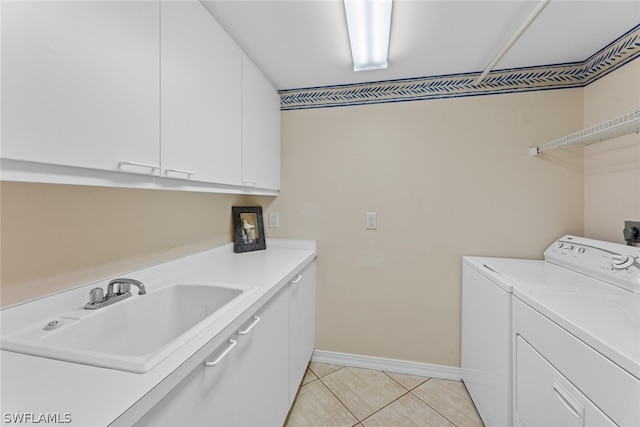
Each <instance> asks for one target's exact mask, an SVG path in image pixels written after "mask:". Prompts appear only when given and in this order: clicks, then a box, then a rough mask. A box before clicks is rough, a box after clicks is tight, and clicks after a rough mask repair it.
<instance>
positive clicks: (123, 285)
mask: <svg viewBox="0 0 640 427" xmlns="http://www.w3.org/2000/svg"><path fill="white" fill-rule="evenodd" d="M131 285H133V286H137V287H138V295H144V294H146V293H147V290H146V289H145V288H144V284H143V283H142V282H141V281H139V280H136V279H128V278H126V277H120V278H118V279H113V280H112V281H110V282H109V284H108V285H107V297H109V295H122V294H124V293H126V292H129V291H130V290H131ZM116 286H117V291H115V292H114V290H115V289H116Z"/></svg>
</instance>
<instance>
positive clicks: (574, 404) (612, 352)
mask: <svg viewBox="0 0 640 427" xmlns="http://www.w3.org/2000/svg"><path fill="white" fill-rule="evenodd" d="M639 259H640V248H636V247H630V246H624V245H619V244H613V243H608V242H601V241H596V240H592V239H584V238H579V237H575V236H564V237H563V238H561V239H559V240H558V241H556V242H554V244H552V245H551V246H550V247H549V248H548V249H547V250H546V251H545V260H544V261H538V260H519V259H504V258H482V257H464V258H463V267H462V269H463V270H462V277H463V279H462V360H461V368H462V378H463V381H464V383H465V385H466V386H467V388H468V390H469V394H470V395H471V398H472V399H473V401H474V403H475V405H476V407H477V409H478V412H479V413H480V416H481V417H482V420H483V421H484V423H485V425H487V426H489V427H492V426H509V425H517V426H526V427H531V426H537V425H541V426H542V425H547V426H551V425H552V426H564V425H567V426H568V425H577V426H586V425H615V424H618V425H640V409H639V408H640V405H638V402H640V261H639ZM603 376H604V377H606V379H605V380H603V379H601V377H603ZM598 387H599V390H598ZM609 422H612V423H614V424H607V423H609Z"/></svg>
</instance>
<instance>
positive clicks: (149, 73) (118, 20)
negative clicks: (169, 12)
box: [1, 1, 160, 173]
mask: <svg viewBox="0 0 640 427" xmlns="http://www.w3.org/2000/svg"><path fill="white" fill-rule="evenodd" d="M159 23H160V17H159V3H158V2H154V1H42V2H39V1H3V2H2V90H3V92H2V153H1V154H2V157H3V158H7V159H17V160H27V161H34V162H43V163H51V164H58V165H70V166H81V167H89V168H96V169H106V170H118V169H120V166H119V165H120V164H121V162H129V163H125V164H124V165H123V166H122V168H121V169H122V170H127V171H129V170H130V171H135V172H141V173H158V170H157V169H154V168H148V167H146V166H142V167H141V166H139V165H138V166H136V164H138V163H141V164H143V165H155V166H157V165H158V164H159V161H160V158H159V157H160V153H159V119H160V114H159V107H160V104H159V102H160V101H159V91H158V87H159V84H160V81H159V70H158V63H159V60H160V58H159V53H160V41H159V35H160V29H159ZM131 163H133V165H132V164H131Z"/></svg>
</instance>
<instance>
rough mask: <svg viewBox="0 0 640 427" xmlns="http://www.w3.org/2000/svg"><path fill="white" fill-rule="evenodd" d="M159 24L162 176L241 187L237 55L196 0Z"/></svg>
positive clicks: (164, 10)
mask: <svg viewBox="0 0 640 427" xmlns="http://www.w3.org/2000/svg"><path fill="white" fill-rule="evenodd" d="M161 19H162V25H161V41H162V43H161V46H162V48H161V49H162V55H161V72H160V74H161V105H162V108H161V111H162V112H161V147H162V160H161V163H162V175H163V176H166V177H170V178H189V179H192V180H194V181H204V182H215V183H219V184H231V185H240V184H241V161H242V159H241V114H242V110H241V108H242V107H241V79H242V74H241V72H242V69H241V67H242V66H241V61H242V51H241V50H240V48H239V47H238V46H237V45H236V44H235V42H234V41H233V40H232V39H231V38H230V37H229V35H228V34H227V33H226V32H225V31H224V30H223V29H222V27H221V26H220V25H219V24H218V23H217V22H216V20H215V19H214V18H213V17H212V16H211V14H210V13H209V12H207V11H206V10H205V9H204V7H203V6H202V5H201V4H200V2H199V1H197V0H182V1H164V0H163V1H162V3H161Z"/></svg>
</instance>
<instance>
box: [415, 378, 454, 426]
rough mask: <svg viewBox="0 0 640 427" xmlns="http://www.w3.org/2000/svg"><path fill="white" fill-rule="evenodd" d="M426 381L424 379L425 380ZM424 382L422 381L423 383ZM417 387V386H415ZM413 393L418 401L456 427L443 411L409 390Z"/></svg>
mask: <svg viewBox="0 0 640 427" xmlns="http://www.w3.org/2000/svg"><path fill="white" fill-rule="evenodd" d="M425 382H426V381H425ZM423 384H424V383H423ZM416 388H417V387H416ZM409 393H411V394H412V395H413V397H415V398H416V399H418V400H419V401H420V402H422V403H424V404H425V405H427V406H428V407H429V408H431V409H433V410H434V411H435V412H436V413H437V414H438V415H440V416H441V417H442V418H444V419H445V420H447V421H449V422H450V423H451V425H452V426H455V427H458V424H456V423H454V422H453V421H451V420H450V419H449V418H448V417H447V416H445V415H444V414H443V413H441V412H440V411H438V410H437V409H436V408H434V407H433V406H431V405H430V404H429V403H428V402H425V401H424V400H423V399H420V396H418V395H417V394H414V393H413V392H411V391H410V392H409Z"/></svg>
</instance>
